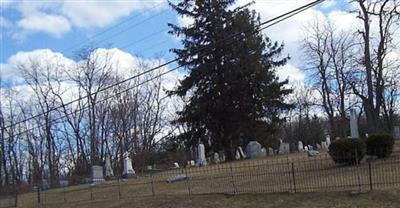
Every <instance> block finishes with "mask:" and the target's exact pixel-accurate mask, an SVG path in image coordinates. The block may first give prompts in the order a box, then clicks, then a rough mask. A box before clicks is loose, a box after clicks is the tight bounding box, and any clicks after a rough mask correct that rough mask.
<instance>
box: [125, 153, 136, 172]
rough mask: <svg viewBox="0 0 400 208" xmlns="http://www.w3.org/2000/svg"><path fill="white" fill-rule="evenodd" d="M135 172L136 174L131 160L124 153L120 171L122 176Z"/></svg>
mask: <svg viewBox="0 0 400 208" xmlns="http://www.w3.org/2000/svg"><path fill="white" fill-rule="evenodd" d="M135 174H136V172H135V170H134V169H133V167H132V160H131V158H129V156H128V155H127V154H126V157H125V158H124V172H122V176H124V177H130V176H133V175H135Z"/></svg>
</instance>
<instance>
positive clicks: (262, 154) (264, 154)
mask: <svg viewBox="0 0 400 208" xmlns="http://www.w3.org/2000/svg"><path fill="white" fill-rule="evenodd" d="M266 156H267V149H265V147H263V148H261V157H266Z"/></svg>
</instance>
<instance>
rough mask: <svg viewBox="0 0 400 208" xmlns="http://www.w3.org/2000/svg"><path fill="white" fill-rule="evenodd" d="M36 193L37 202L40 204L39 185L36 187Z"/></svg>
mask: <svg viewBox="0 0 400 208" xmlns="http://www.w3.org/2000/svg"><path fill="white" fill-rule="evenodd" d="M37 190H38V192H37V193H38V194H37V200H38V204H40V187H38V189H37Z"/></svg>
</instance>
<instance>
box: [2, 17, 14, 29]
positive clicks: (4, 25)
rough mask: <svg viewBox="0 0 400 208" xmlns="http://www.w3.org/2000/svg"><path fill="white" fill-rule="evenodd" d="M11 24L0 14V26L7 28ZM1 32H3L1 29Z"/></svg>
mask: <svg viewBox="0 0 400 208" xmlns="http://www.w3.org/2000/svg"><path fill="white" fill-rule="evenodd" d="M11 25H12V23H11V22H10V21H9V20H8V19H6V18H4V17H2V16H0V28H8V27H10V26H11ZM2 33H3V30H2Z"/></svg>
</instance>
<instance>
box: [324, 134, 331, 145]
mask: <svg viewBox="0 0 400 208" xmlns="http://www.w3.org/2000/svg"><path fill="white" fill-rule="evenodd" d="M325 141H326V145H327V146H328V147H329V146H330V145H331V137H330V136H329V135H328V136H327V137H326V140H325Z"/></svg>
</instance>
